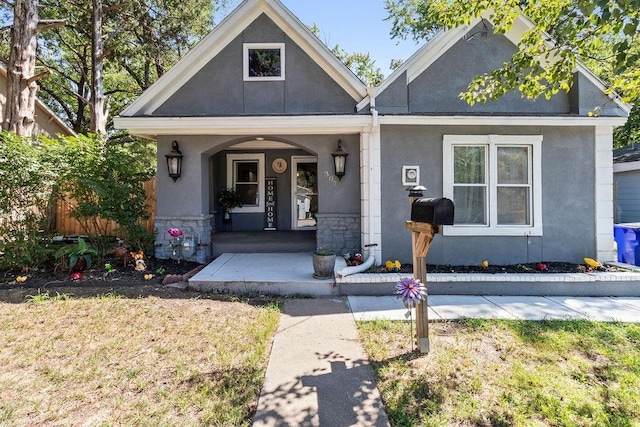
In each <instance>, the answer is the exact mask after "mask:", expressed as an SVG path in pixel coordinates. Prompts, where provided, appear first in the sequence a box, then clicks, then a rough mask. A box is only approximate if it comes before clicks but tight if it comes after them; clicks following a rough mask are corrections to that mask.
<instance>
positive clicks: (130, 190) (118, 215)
mask: <svg viewBox="0 0 640 427" xmlns="http://www.w3.org/2000/svg"><path fill="white" fill-rule="evenodd" d="M149 147H150V145H146V144H143V143H140V144H127V145H122V144H113V143H109V142H107V141H104V140H102V139H101V138H99V137H96V136H84V135H79V136H77V137H65V138H62V139H50V138H46V137H38V138H20V137H19V136H17V135H15V134H13V133H9V132H4V133H2V134H0V195H2V197H0V269H16V268H19V269H23V270H25V269H29V268H40V267H42V266H44V265H45V264H46V263H47V262H48V261H52V260H53V255H54V252H55V251H54V249H52V247H51V237H52V235H53V231H54V230H53V229H54V221H53V218H54V215H53V213H55V209H56V205H57V201H58V200H59V199H60V198H63V197H66V198H68V199H69V200H73V205H72V208H71V211H70V214H71V216H73V217H74V218H76V219H78V221H79V222H80V224H81V225H82V226H83V227H84V233H83V234H91V235H92V243H93V246H94V248H95V249H96V250H97V252H98V256H99V257H101V256H104V255H105V254H106V252H107V251H108V250H109V249H111V247H110V245H111V244H112V242H113V240H112V238H111V237H108V236H107V230H106V229H105V228H104V225H103V223H102V222H101V221H100V220H101V219H104V220H113V221H115V222H116V223H117V224H118V231H119V232H120V233H122V235H123V237H124V239H125V241H127V242H128V243H129V244H130V246H132V247H137V248H138V249H142V248H148V247H151V248H153V246H152V243H151V244H150V242H152V241H153V236H152V235H151V234H150V233H148V232H147V231H146V230H144V229H143V227H142V226H141V225H140V221H141V220H144V219H147V218H148V217H149V210H148V207H147V206H146V193H145V191H144V187H143V183H144V182H145V181H148V180H149V179H150V178H151V177H153V176H154V174H155V161H154V159H155V157H154V156H153V153H152V152H150V150H149ZM93 230H97V233H95V232H93Z"/></svg>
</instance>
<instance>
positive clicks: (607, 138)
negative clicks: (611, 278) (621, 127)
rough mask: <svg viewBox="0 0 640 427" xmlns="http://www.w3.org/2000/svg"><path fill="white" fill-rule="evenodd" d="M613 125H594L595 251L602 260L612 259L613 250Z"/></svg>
mask: <svg viewBox="0 0 640 427" xmlns="http://www.w3.org/2000/svg"><path fill="white" fill-rule="evenodd" d="M612 148H613V126H596V127H595V156H596V159H595V165H596V171H595V177H596V182H595V188H596V194H595V200H596V203H595V205H596V211H595V221H596V230H595V231H596V233H595V234H596V252H597V257H598V258H597V259H598V260H599V261H602V262H606V261H614V260H615V252H614V250H613V152H612Z"/></svg>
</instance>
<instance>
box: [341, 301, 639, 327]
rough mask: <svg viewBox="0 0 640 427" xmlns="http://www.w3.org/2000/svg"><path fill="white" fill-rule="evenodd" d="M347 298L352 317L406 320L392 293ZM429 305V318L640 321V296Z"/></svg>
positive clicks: (459, 302)
mask: <svg viewBox="0 0 640 427" xmlns="http://www.w3.org/2000/svg"><path fill="white" fill-rule="evenodd" d="M348 299H349V306H350V307H351V311H352V313H353V317H354V319H355V320H361V321H367V320H375V319H389V320H406V317H405V314H406V312H407V309H406V308H405V307H404V305H403V304H402V301H400V300H398V299H397V298H396V297H394V296H380V297H378V296H349V297H348ZM428 307H429V320H432V321H437V320H453V319H460V318H464V317H467V318H483V319H520V320H545V319H564V320H571V319H573V320H575V319H586V320H593V321H599V322H614V321H616V322H640V297H569V296H548V297H540V296H489V295H485V296H476V295H473V296H471V295H430V296H429V299H428ZM414 318H415V317H414Z"/></svg>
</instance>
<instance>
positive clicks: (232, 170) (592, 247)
mask: <svg viewBox="0 0 640 427" xmlns="http://www.w3.org/2000/svg"><path fill="white" fill-rule="evenodd" d="M486 22H488V21H486V20H484V21H482V22H480V21H477V22H475V23H474V24H472V25H470V26H464V27H461V28H457V29H455V30H452V31H448V32H446V33H441V34H439V35H438V36H436V37H435V38H434V39H433V40H431V41H430V42H429V43H428V44H426V45H425V46H424V47H422V48H421V49H419V50H418V51H417V52H416V53H415V54H414V55H413V56H412V57H411V58H409V59H408V60H407V61H406V62H405V63H404V64H403V65H402V66H401V67H400V68H398V69H397V70H396V71H395V72H394V73H393V74H392V75H391V76H389V78H387V79H386V80H385V81H384V82H383V83H382V84H381V85H380V86H378V87H375V88H367V87H365V85H364V84H363V83H362V82H361V81H360V80H359V79H358V78H357V77H356V76H355V75H354V74H353V73H352V72H351V71H350V70H349V69H348V68H347V67H346V66H345V65H344V64H342V63H341V62H340V61H339V60H338V59H337V58H336V57H335V56H334V55H333V54H332V53H331V51H330V50H329V49H328V48H327V47H326V46H325V45H324V44H322V43H321V42H320V41H319V40H318V39H317V38H316V37H315V36H314V35H313V34H312V33H311V32H310V31H309V30H308V29H307V28H306V27H305V26H304V25H303V24H302V23H301V22H300V21H299V20H298V19H297V18H296V17H295V16H294V15H292V14H291V12H290V11H289V10H288V9H286V7H284V5H283V4H282V3H281V2H280V1H278V0H246V1H245V2H243V3H242V4H241V5H240V6H239V8H238V9H236V10H235V11H234V12H233V13H232V14H231V15H229V16H228V17H227V18H226V19H225V20H224V21H223V22H221V23H220V25H218V26H217V27H216V28H215V29H214V30H213V31H212V32H211V33H210V34H209V35H208V36H207V37H205V38H204V39H203V40H202V41H201V42H200V43H199V44H198V45H196V46H195V47H194V48H193V49H192V50H191V51H190V52H189V53H188V54H187V55H186V56H185V57H184V58H183V59H182V60H180V61H179V62H178V63H177V64H176V65H175V66H174V67H173V68H172V69H171V70H169V71H168V72H167V73H166V74H165V75H164V76H162V78H161V79H159V80H158V81H157V82H156V83H155V84H154V85H153V86H151V87H150V88H149V89H148V90H146V91H145V92H144V93H143V94H142V95H141V96H140V97H139V98H138V99H137V100H136V101H135V102H134V103H133V104H132V105H131V106H129V108H127V109H126V110H125V111H124V112H122V113H121V115H120V116H119V117H116V119H115V123H116V126H117V127H119V128H122V129H128V130H129V131H130V132H131V133H132V134H135V135H139V136H144V137H148V138H153V139H156V140H157V142H158V184H157V185H158V187H157V188H158V191H157V201H158V202H157V203H158V204H157V209H158V210H157V217H156V218H155V221H156V227H157V229H158V230H159V233H158V242H157V243H158V245H159V246H158V251H157V256H159V257H168V256H170V254H171V247H170V245H169V241H168V237H169V236H168V235H166V234H167V233H164V232H163V230H166V229H167V228H169V227H181V228H186V229H191V230H193V231H194V232H195V233H197V234H198V235H199V240H200V242H201V243H203V245H201V246H200V248H201V250H200V251H198V252H197V253H196V255H195V256H194V258H193V259H197V260H198V261H200V262H205V261H207V260H208V259H209V257H210V246H208V245H207V244H209V243H213V244H214V245H215V241H216V234H217V233H218V232H221V231H220V230H222V228H221V225H222V224H223V223H222V219H221V216H222V213H221V212H220V209H219V206H218V203H217V197H218V192H219V191H220V190H221V189H222V188H225V187H234V188H236V189H237V190H238V191H239V192H240V193H241V194H242V196H243V198H244V200H245V204H244V206H243V207H242V208H239V209H235V210H234V211H233V229H234V230H238V231H239V230H246V231H252V230H253V231H262V230H264V229H265V228H276V229H277V230H305V229H316V230H317V232H316V238H317V243H318V246H324V247H332V248H335V249H339V250H340V251H342V252H353V251H354V250H360V248H362V247H364V246H365V245H367V244H371V243H376V244H377V245H378V246H377V247H376V248H375V254H376V258H377V259H378V261H381V260H382V261H384V260H386V259H394V260H395V259H398V260H400V261H402V262H411V260H412V258H411V237H410V233H409V232H408V231H407V230H406V229H405V221H406V220H408V219H409V217H410V206H409V201H408V197H407V192H406V191H405V190H406V189H407V187H409V186H412V185H415V184H421V185H424V186H426V187H427V189H428V190H427V194H426V195H427V196H429V197H443V196H444V197H448V198H451V199H452V200H454V202H455V204H456V216H455V221H456V225H454V226H444V227H443V229H442V235H441V236H438V237H437V238H436V239H435V240H434V244H433V245H432V247H431V249H430V252H429V254H428V257H427V260H428V262H429V263H437V264H443V263H445V264H475V263H478V262H480V260H482V259H489V260H490V262H492V263H494V264H510V263H521V262H528V261H531V262H533V261H540V260H546V261H569V262H582V258H583V257H585V256H589V257H592V258H593V257H597V258H599V259H600V260H602V261H605V260H608V259H612V258H613V256H614V253H613V252H612V248H613V235H612V229H613V211H612V206H613V185H612V167H613V166H612V155H611V153H612V152H611V147H612V133H613V129H614V128H615V127H616V126H620V125H623V124H624V123H625V121H626V117H627V115H628V112H629V107H628V106H627V105H625V104H622V103H621V102H619V101H618V100H617V99H615V98H614V97H609V96H607V95H606V94H605V87H604V85H603V84H602V82H601V81H600V80H598V79H597V78H596V77H595V76H594V75H593V74H592V73H591V72H589V71H588V70H587V69H586V68H585V67H583V66H582V65H578V66H577V70H576V73H575V81H574V85H573V88H572V89H571V91H570V93H568V94H567V93H559V94H557V95H556V96H554V97H553V98H551V99H550V100H544V99H538V100H535V101H532V100H527V99H522V98H521V97H520V95H519V94H508V95H506V96H505V97H503V98H502V99H500V100H498V101H496V102H492V103H487V104H484V105H479V104H476V105H474V106H469V105H467V104H466V103H465V102H463V101H461V100H460V99H459V97H458V94H459V93H460V92H462V91H464V90H466V87H467V84H468V82H469V81H470V80H471V79H472V77H474V76H475V75H478V74H481V73H484V72H488V71H490V70H492V69H493V68H495V67H497V66H499V65H500V64H502V63H503V62H504V61H507V60H509V58H510V57H511V55H512V54H513V52H514V51H515V50H516V44H517V42H518V39H519V36H520V35H521V34H522V33H523V31H525V30H526V29H527V28H528V27H530V25H531V24H530V22H529V21H528V20H526V19H524V18H520V19H518V20H517V22H516V24H515V25H514V28H513V30H512V31H511V32H510V33H508V34H506V35H499V34H492V32H491V28H490V26H489V27H488V28H487V29H488V33H487V35H486V37H474V38H473V40H474V41H473V42H469V37H465V35H468V34H473V33H475V32H478V31H480V32H482V31H483V29H484V28H485V27H484V26H485V23H486ZM594 107H599V109H600V114H599V116H598V117H591V116H588V115H587V113H588V112H589V111H590V110H592V109H593V108H594ZM173 141H177V142H178V144H179V149H180V150H181V152H182V154H183V156H184V158H183V165H182V175H181V177H180V178H178V179H177V180H176V181H175V182H174V181H173V180H172V179H171V178H170V177H169V176H168V174H167V168H166V166H165V164H166V161H165V154H168V153H170V152H171V149H172V142H173ZM339 144H340V145H341V147H342V149H344V150H345V151H346V152H347V153H349V155H348V157H347V159H346V173H345V175H344V176H343V177H341V178H340V179H338V178H337V177H336V175H335V174H334V159H333V156H332V153H334V152H335V151H336V149H337V148H338V145H339ZM269 178H275V179H276V180H275V182H273V181H272V180H268V179H269ZM267 185H268V186H270V187H271V188H272V189H273V190H274V191H270V192H269V194H267V191H266V186H267ZM273 195H275V200H273V199H271V197H272V196H273ZM267 197H270V200H267ZM273 207H275V212H274V211H273V210H272V209H273ZM271 215H273V216H271ZM268 217H269V218H272V217H274V218H275V222H274V223H273V224H272V223H268V224H266V220H267V219H268ZM269 226H272V227H269ZM262 232H264V233H273V231H262ZM202 248H204V249H202ZM264 250H265V251H268V245H265V248H264Z"/></svg>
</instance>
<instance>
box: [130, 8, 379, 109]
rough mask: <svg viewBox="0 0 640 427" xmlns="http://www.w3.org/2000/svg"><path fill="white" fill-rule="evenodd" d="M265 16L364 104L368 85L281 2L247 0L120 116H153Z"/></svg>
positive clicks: (355, 99) (347, 91) (355, 98)
mask: <svg viewBox="0 0 640 427" xmlns="http://www.w3.org/2000/svg"><path fill="white" fill-rule="evenodd" d="M263 13H264V14H265V15H267V16H268V17H269V18H270V19H271V20H272V21H273V22H274V23H275V24H276V25H277V26H278V27H279V28H280V29H281V30H282V31H284V32H285V34H286V35H287V36H288V37H289V38H291V39H292V40H293V41H294V42H295V43H296V44H297V45H298V46H300V48H301V49H303V50H304V51H305V52H306V53H307V54H308V55H309V56H310V57H311V58H312V59H313V60H314V61H315V62H316V63H317V64H318V65H319V66H320V67H322V68H323V69H324V70H325V71H326V73H327V74H328V75H329V76H330V77H331V78H332V79H333V80H334V81H336V83H337V84H338V85H339V86H340V87H341V88H342V89H344V91H345V92H346V93H348V94H349V96H351V97H352V98H353V99H354V101H356V102H360V100H362V99H363V98H364V97H365V96H366V94H367V88H366V86H365V84H364V83H362V81H361V80H360V79H359V78H358V77H356V76H355V74H353V72H351V70H350V69H349V68H348V67H347V66H346V65H344V64H343V63H342V62H341V61H340V60H338V59H337V58H336V56H335V55H334V54H333V53H332V52H331V51H330V50H329V48H328V47H327V46H326V45H324V44H323V43H322V42H321V41H320V40H318V38H317V37H316V36H315V35H314V34H313V33H311V31H309V29H308V28H307V27H306V26H305V25H304V24H303V23H302V22H300V20H298V18H297V17H296V16H295V15H293V13H291V11H289V9H287V8H286V7H285V6H284V5H283V4H282V3H281V2H280V1H279V0H244V1H243V2H242V3H241V4H240V5H239V6H238V7H237V8H236V9H235V10H234V11H233V12H232V13H231V14H229V15H228V16H227V17H226V18H225V19H224V20H223V21H222V22H221V23H220V24H219V25H218V26H216V27H215V28H214V29H213V30H212V31H211V32H210V33H209V34H208V35H207V36H206V37H204V38H203V39H202V40H201V41H200V42H199V43H198V44H196V45H195V46H194V47H193V48H192V49H191V50H190V51H189V52H188V53H187V54H186V55H185V56H184V57H182V59H180V61H178V62H177V63H176V64H175V65H174V66H173V67H172V68H171V69H170V70H169V71H167V73H165V74H164V75H163V76H162V77H161V78H160V79H158V81H156V82H155V83H154V84H153V85H152V86H151V87H149V88H148V89H147V90H145V91H144V92H143V93H142V94H141V95H140V96H139V97H138V98H137V99H136V101H135V102H134V103H133V104H131V105H130V106H129V107H128V108H127V109H126V110H124V111H123V112H122V113H120V116H121V117H131V116H141V115H148V114H151V113H153V112H154V111H155V110H156V109H157V108H158V107H160V106H161V105H162V104H163V103H164V102H165V101H166V100H168V99H169V98H170V97H171V96H172V95H173V94H174V93H176V92H177V91H178V90H179V89H180V87H182V85H184V84H185V83H186V82H187V81H189V79H191V78H192V77H193V76H194V75H195V74H196V73H197V72H198V71H199V70H200V69H201V68H202V67H204V66H205V65H206V64H207V63H208V62H209V61H211V60H212V59H213V58H214V57H215V56H216V55H217V54H218V53H220V51H222V49H224V48H225V47H226V46H227V45H228V44H229V43H230V42H231V41H233V40H234V39H235V38H236V37H238V36H239V35H240V34H241V33H242V32H243V31H244V29H245V28H247V26H249V25H250V24H251V23H252V22H253V21H254V20H255V19H256V18H258V17H259V16H260V15H262V14H263Z"/></svg>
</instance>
